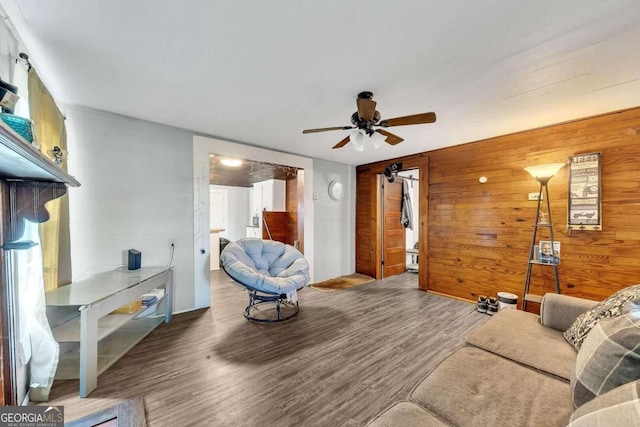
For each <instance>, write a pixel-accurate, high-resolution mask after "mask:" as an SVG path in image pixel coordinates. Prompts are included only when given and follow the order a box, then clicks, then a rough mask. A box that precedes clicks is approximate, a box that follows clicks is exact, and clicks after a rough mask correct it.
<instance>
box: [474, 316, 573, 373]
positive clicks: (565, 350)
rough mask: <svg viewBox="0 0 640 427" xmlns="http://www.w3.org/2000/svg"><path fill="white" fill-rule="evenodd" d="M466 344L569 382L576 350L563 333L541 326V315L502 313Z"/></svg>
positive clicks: (479, 330)
mask: <svg viewBox="0 0 640 427" xmlns="http://www.w3.org/2000/svg"><path fill="white" fill-rule="evenodd" d="M466 341H467V343H469V344H471V345H474V346H476V347H480V348H482V349H484V350H487V351H490V352H492V353H496V354H499V355H500V356H503V357H506V358H509V359H511V360H514V361H516V362H518V363H522V364H525V365H529V366H532V367H534V368H536V369H540V370H542V371H546V372H549V373H551V374H553V375H557V376H559V377H562V378H564V379H566V380H567V381H569V379H570V378H571V374H572V373H573V371H574V364H575V361H576V351H575V349H574V348H573V347H571V346H570V345H569V344H567V342H566V341H565V340H564V338H563V336H562V332H560V331H557V330H555V329H551V328H547V327H545V326H542V325H541V324H540V322H539V320H538V316H537V315H535V314H532V313H527V312H524V311H520V310H514V309H507V310H500V311H499V312H498V313H496V314H494V315H493V317H492V318H491V319H489V320H488V321H487V322H485V323H484V324H483V325H482V326H479V327H477V328H476V329H475V330H474V331H473V332H472V333H471V334H470V335H469V336H468V337H467V340H466Z"/></svg>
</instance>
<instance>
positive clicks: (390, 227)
mask: <svg viewBox="0 0 640 427" xmlns="http://www.w3.org/2000/svg"><path fill="white" fill-rule="evenodd" d="M418 174H419V172H418V169H412V170H406V171H402V172H398V173H397V174H394V175H393V176H391V177H387V176H385V175H382V174H380V175H378V181H379V183H380V185H379V186H378V187H379V189H380V197H379V200H380V206H381V208H380V211H381V213H382V221H381V227H380V236H379V239H380V242H381V247H382V259H381V264H382V265H381V271H382V277H383V278H386V277H391V276H395V275H397V274H401V273H404V272H405V271H408V272H412V273H417V272H418V271H419V267H418V265H419V264H418V262H419V257H418V247H419V244H418V241H419V230H418V221H419V215H420V212H419V203H418V200H419V197H418V195H419V187H418V184H419V177H418Z"/></svg>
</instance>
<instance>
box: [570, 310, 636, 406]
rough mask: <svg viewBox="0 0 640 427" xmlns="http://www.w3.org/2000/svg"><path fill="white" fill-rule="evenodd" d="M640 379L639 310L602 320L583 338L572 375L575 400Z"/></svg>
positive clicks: (579, 401)
mask: <svg viewBox="0 0 640 427" xmlns="http://www.w3.org/2000/svg"><path fill="white" fill-rule="evenodd" d="M638 379H640V311H634V312H630V313H628V314H626V315H624V316H620V317H614V318H612V319H605V320H601V321H600V322H598V323H597V324H596V326H594V327H593V329H592V330H591V332H589V335H587V338H586V339H585V340H584V343H583V344H582V347H581V348H580V351H578V357H577V358H576V370H575V373H574V375H573V378H572V379H571V393H572V398H573V404H574V405H575V407H576V408H577V407H580V406H581V405H583V404H584V403H586V402H588V401H590V400H592V399H593V398H594V397H596V396H599V395H601V394H604V393H606V392H608V391H610V390H613V389H614V388H616V387H618V386H621V385H623V384H627V383H630V382H632V381H635V380H638Z"/></svg>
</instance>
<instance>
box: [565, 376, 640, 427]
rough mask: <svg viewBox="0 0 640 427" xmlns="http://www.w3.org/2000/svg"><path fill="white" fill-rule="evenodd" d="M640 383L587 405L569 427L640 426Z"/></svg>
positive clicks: (608, 394) (621, 388) (583, 406)
mask: <svg viewBox="0 0 640 427" xmlns="http://www.w3.org/2000/svg"><path fill="white" fill-rule="evenodd" d="M639 395H640V381H634V382H632V383H629V384H625V385H623V386H620V387H618V388H616V389H614V390H611V391H610V392H608V393H605V394H603V395H602V396H598V397H596V398H595V399H593V400H592V401H591V402H588V403H585V404H584V405H582V406H581V407H579V408H578V409H576V410H575V412H574V413H573V414H571V419H569V424H568V425H567V427H596V426H602V427H606V426H616V427H636V426H638V425H639V424H640V415H639V414H640V397H638V396H639Z"/></svg>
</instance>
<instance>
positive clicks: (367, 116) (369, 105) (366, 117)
mask: <svg viewBox="0 0 640 427" xmlns="http://www.w3.org/2000/svg"><path fill="white" fill-rule="evenodd" d="M356 101H357V103H358V117H360V119H361V120H362V121H365V122H368V121H371V119H373V115H374V114H375V113H376V101H374V100H373V99H366V98H358V99H356Z"/></svg>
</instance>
